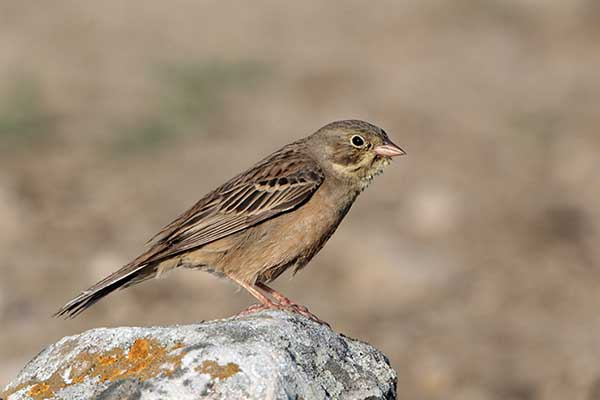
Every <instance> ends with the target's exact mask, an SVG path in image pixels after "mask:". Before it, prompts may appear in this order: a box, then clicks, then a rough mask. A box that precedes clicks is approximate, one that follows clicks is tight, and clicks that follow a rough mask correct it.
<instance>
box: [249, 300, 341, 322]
mask: <svg viewBox="0 0 600 400" xmlns="http://www.w3.org/2000/svg"><path fill="white" fill-rule="evenodd" d="M286 303H287V304H282V303H270V304H253V305H251V306H250V307H248V308H246V309H245V310H244V311H242V312H240V313H239V314H238V315H240V316H244V315H249V314H253V313H256V312H259V311H265V310H280V311H287V312H292V313H296V314H300V315H303V316H305V317H306V318H309V319H311V320H313V321H315V322H317V323H319V324H321V325H325V326H327V327H331V326H330V325H329V324H328V323H327V322H325V321H323V320H322V319H320V318H319V317H317V316H316V315H315V314H313V313H311V312H310V311H308V308H306V307H304V306H301V305H298V304H295V303H292V302H286Z"/></svg>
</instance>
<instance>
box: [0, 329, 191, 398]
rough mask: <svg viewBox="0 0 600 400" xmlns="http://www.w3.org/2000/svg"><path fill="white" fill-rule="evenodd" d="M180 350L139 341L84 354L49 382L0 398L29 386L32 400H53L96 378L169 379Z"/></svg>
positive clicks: (17, 388) (141, 339) (146, 340)
mask: <svg viewBox="0 0 600 400" xmlns="http://www.w3.org/2000/svg"><path fill="white" fill-rule="evenodd" d="M71 346H72V344H71ZM181 347H183V344H181V343H177V344H175V345H174V346H171V347H170V348H166V347H165V346H163V345H162V344H161V343H160V342H158V341H157V340H153V339H146V338H140V339H137V340H136V341H135V342H134V343H133V344H132V345H131V346H130V347H129V348H128V349H125V350H124V349H121V348H115V349H112V350H110V351H107V352H104V353H90V352H87V351H84V352H81V353H79V354H78V355H77V356H76V357H75V358H74V359H73V360H72V361H71V362H70V363H69V364H67V365H64V366H62V367H61V368H60V369H59V370H57V371H55V372H54V373H53V374H52V375H51V376H50V377H49V378H48V379H46V380H44V381H42V382H40V381H37V380H32V381H28V382H24V383H22V384H20V385H18V386H16V387H15V388H13V389H11V390H10V391H8V392H6V393H2V394H0V398H7V397H8V396H9V395H11V394H13V393H15V392H17V391H19V390H21V389H23V388H26V387H29V386H32V385H33V386H32V387H31V389H29V391H28V392H27V394H28V395H29V396H31V397H32V398H33V399H34V400H44V399H48V398H51V397H53V396H54V393H55V392H56V391H58V390H60V389H63V388H65V387H67V386H70V385H75V384H78V383H82V382H84V381H85V380H86V379H95V378H97V379H98V380H99V381H100V382H107V381H108V382H114V381H117V380H121V379H127V378H132V377H133V378H137V379H139V380H140V381H144V380H146V379H150V378H153V377H155V376H158V375H161V374H165V375H170V374H172V373H173V372H174V371H175V370H176V369H177V368H179V366H180V365H181V359H182V358H183V356H184V355H185V353H184V352H183V351H177V350H178V349H180V348H181ZM61 351H62V350H61ZM69 369H70V373H69V374H66V375H68V376H66V377H65V372H66V371H67V370H69ZM65 379H66V381H65ZM67 382H68V383H67Z"/></svg>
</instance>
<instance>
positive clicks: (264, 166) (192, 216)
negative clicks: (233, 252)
mask: <svg viewBox="0 0 600 400" xmlns="http://www.w3.org/2000/svg"><path fill="white" fill-rule="evenodd" d="M323 179H324V174H323V171H322V170H321V169H320V168H319V166H318V165H317V163H316V162H315V161H313V160H312V159H311V158H309V157H308V156H306V155H305V154H303V153H299V152H297V151H296V150H294V149H286V148H284V149H282V150H280V151H279V152H277V153H274V154H272V155H271V156H269V157H268V158H266V159H265V160H263V161H261V162H259V163H258V164H256V165H255V166H254V167H253V168H251V169H250V170H248V171H247V172H244V173H242V174H240V175H238V176H236V177H234V178H233V179H231V180H230V181H228V182H227V183H225V184H224V185H223V186H221V187H219V188H218V189H216V190H215V191H213V192H211V193H209V194H208V195H207V196H205V197H204V198H203V199H201V200H200V201H199V202H198V203H196V205H194V206H193V207H192V208H191V209H189V210H188V211H187V212H185V213H184V214H182V215H181V216H180V217H179V218H177V219H176V220H175V221H173V222H172V223H171V224H169V225H167V226H166V227H165V228H164V229H163V230H162V231H161V232H160V233H159V234H158V235H157V236H156V237H154V238H153V239H152V240H151V242H152V243H153V245H152V247H151V248H150V249H149V250H148V251H147V252H146V253H145V254H143V255H142V256H141V257H140V259H138V260H136V261H138V262H139V263H150V262H153V261H159V260H164V259H167V258H169V257H170V256H173V255H175V254H179V253H182V252H186V251H189V250H192V249H194V248H198V247H200V246H203V245H205V244H208V243H211V242H214V241H216V240H219V239H221V238H224V237H226V236H229V235H231V234H233V233H236V232H239V231H242V230H244V229H247V228H249V227H251V226H254V225H256V224H259V223H261V222H263V221H265V220H267V219H269V218H272V217H274V216H276V215H278V214H281V213H285V212H288V211H291V210H293V209H295V208H297V207H299V206H301V205H302V204H304V203H305V202H306V201H308V199H310V197H311V196H312V195H313V193H314V192H315V191H316V190H317V188H318V187H319V186H320V185H321V183H322V182H323Z"/></svg>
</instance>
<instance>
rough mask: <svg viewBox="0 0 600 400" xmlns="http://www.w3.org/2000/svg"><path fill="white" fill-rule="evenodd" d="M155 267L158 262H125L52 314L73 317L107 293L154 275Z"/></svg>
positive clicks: (155, 272)
mask: <svg viewBox="0 0 600 400" xmlns="http://www.w3.org/2000/svg"><path fill="white" fill-rule="evenodd" d="M157 267H158V263H156V262H154V263H145V264H139V263H136V262H135V261H134V262H132V263H130V264H127V265H125V266H124V267H123V268H121V269H119V270H118V271H116V272H114V273H112V274H110V275H109V276H107V277H106V278H104V279H102V280H101V281H100V282H98V283H96V284H95V285H93V286H92V287H90V288H89V289H87V290H84V291H83V292H81V293H80V294H79V296H77V297H75V298H74V299H72V300H70V301H69V302H68V303H66V304H65V305H64V306H62V307H61V308H60V309H59V310H58V311H57V312H56V313H54V315H53V316H54V317H65V318H74V317H76V316H77V315H78V314H79V313H81V312H82V311H84V310H86V309H87V308H89V307H91V306H92V305H93V304H94V303H96V302H97V301H98V300H100V299H101V298H103V297H104V296H106V295H107V294H109V293H112V292H113V291H115V290H117V289H124V288H126V287H129V286H132V285H135V284H137V283H140V282H142V281H145V280H146V279H150V278H152V277H154V276H155V275H156V274H157Z"/></svg>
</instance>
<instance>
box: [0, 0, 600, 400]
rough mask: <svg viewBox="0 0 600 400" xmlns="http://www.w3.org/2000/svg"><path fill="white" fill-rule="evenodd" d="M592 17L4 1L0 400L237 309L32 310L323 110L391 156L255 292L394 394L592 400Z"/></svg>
mask: <svg viewBox="0 0 600 400" xmlns="http://www.w3.org/2000/svg"><path fill="white" fill-rule="evenodd" d="M599 43H600V2H598V1H597V0H573V1H569V2H567V1H558V0H556V1H551V0H480V1H474V0H454V1H451V2H450V1H444V0H406V1H402V2H398V1H381V2H377V3H372V2H369V3H367V2H362V1H347V2H344V3H343V4H342V3H334V2H328V3H323V2H318V1H302V2H278V1H259V2H252V4H251V5H249V3H246V2H237V3H229V2H227V3H226V2H220V1H190V0H175V1H169V2H161V1H141V0H130V1H127V2H123V1H117V0H108V1H102V2H100V1H96V2H92V1H75V0H72V1H67V0H61V1H55V2H52V5H51V6H50V5H49V4H44V5H42V4H41V3H39V2H36V1H29V0H26V1H5V2H1V3H0V254H1V255H2V260H1V263H0V273H1V279H0V326H1V329H0V385H1V386H4V385H5V384H7V383H8V382H9V380H11V379H12V378H13V377H14V376H15V375H16V373H17V372H18V370H19V369H20V368H21V367H22V366H23V365H24V363H25V362H26V361H28V360H29V359H30V358H32V357H33V356H34V355H35V354H36V353H37V352H38V351H40V350H41V349H42V348H43V347H44V346H46V345H48V344H51V343H53V342H55V341H56V340H58V339H60V338H61V337H63V336H65V335H70V334H75V333H78V332H81V331H82V330H86V329H90V328H94V327H100V326H121V325H164V324H175V323H181V324H185V323H194V322H198V321H201V320H208V319H214V318H223V317H227V316H230V315H232V314H235V313H237V312H239V311H240V310H241V309H243V308H245V307H247V306H248V305H249V304H251V303H252V298H250V296H248V295H247V294H246V293H244V292H236V289H235V287H234V286H233V285H232V284H230V283H228V282H226V281H224V280H218V279H216V278H214V277H213V276H211V275H208V274H204V273H199V272H189V271H179V272H177V273H173V274H171V275H169V276H168V277H167V278H166V279H162V280H157V281H151V282H148V283H145V284H143V285H141V286H137V287H135V288H132V289H128V290H125V291H121V292H117V293H115V294H113V295H111V296H109V297H108V298H106V299H105V300H104V301H102V302H101V303H99V304H98V305H97V306H95V307H93V308H92V309H90V310H89V311H88V312H86V313H84V314H83V315H82V316H80V317H79V318H77V319H75V320H71V321H63V320H59V319H52V318H50V315H51V314H52V313H53V312H54V311H55V310H56V309H57V308H58V307H59V306H61V305H62V304H63V303H64V302H65V301H66V300H67V299H69V298H71V297H72V296H74V295H75V294H77V293H78V292H79V291H80V290H82V289H84V288H87V287H88V286H90V285H91V284H92V283H94V282H96V281H97V280H99V279H100V278H102V277H104V276H105V275H107V274H109V273H110V272H112V271H113V270H115V269H117V268H118V267H119V266H121V265H122V264H124V263H126V262H128V261H129V260H130V259H132V258H133V257H135V256H136V255H138V254H139V253H140V252H141V251H142V249H143V248H144V247H143V246H144V243H145V241H146V240H147V239H149V238H150V237H151V236H152V235H153V234H154V233H156V232H157V231H158V230H159V229H160V228H161V227H162V226H163V225H165V224H167V223H168V222H170V221H171V220H172V219H173V218H174V217H176V216H177V215H178V214H179V213H180V212H182V211H184V210H185V209H187V208H188V207H189V206H191V205H192V204H193V203H194V202H195V201H196V200H197V199H198V198H199V197H200V196H202V195H203V194H205V193H206V192H208V191H209V190H211V189H213V188H214V187H216V186H217V185H219V184H221V183H222V182H224V181H225V180H226V179H228V178H230V177H231V176H233V175H234V174H236V173H237V172H239V171H241V170H243V169H245V168H246V167H248V166H249V165H251V164H252V163H253V162H255V161H257V160H259V159H260V158H262V157H263V156H265V155H267V154H268V153H270V152H271V151H274V150H276V149H277V148H279V147H280V146H282V145H284V144H286V143H288V142H290V141H291V140H293V139H296V138H299V137H302V136H305V135H308V134H310V133H312V132H314V131H315V130H316V129H318V128H319V127H320V126H322V125H324V124H326V123H328V122H330V121H333V120H337V119H346V118H361V119H365V120H368V121H371V122H373V123H376V124H377V125H380V126H382V127H383V128H384V129H386V130H387V131H388V133H389V134H390V137H391V138H392V139H393V140H394V141H395V142H396V143H398V144H399V145H401V146H402V147H403V148H405V149H406V150H407V152H408V156H406V157H402V158H400V159H398V160H397V161H395V162H394V163H393V164H392V165H391V166H390V167H389V168H388V169H387V171H386V173H385V174H384V175H383V176H381V177H379V178H378V179H377V180H376V181H375V183H374V184H373V185H372V186H371V187H370V188H369V190H367V191H366V192H365V193H364V194H363V195H362V196H361V197H360V198H359V200H358V201H357V203H356V205H355V206H354V208H353V210H352V211H351V212H350V214H349V216H348V218H347V219H346V220H345V221H344V222H343V223H342V225H341V227H340V228H339V230H338V232H337V233H336V235H334V237H333V239H332V240H331V241H330V242H329V243H328V245H327V246H326V247H325V249H324V250H323V251H322V252H321V253H320V254H319V255H318V256H317V257H316V258H315V259H314V261H313V262H312V263H311V265H310V266H309V267H308V268H306V269H305V270H303V271H302V272H301V273H300V274H299V275H297V276H296V277H295V278H294V279H293V280H292V279H289V274H287V275H285V276H283V277H281V278H279V280H278V281H277V282H276V283H275V284H274V287H276V288H277V289H279V290H281V291H283V292H284V293H286V294H288V295H289V296H290V297H291V298H292V299H294V300H296V301H298V302H299V303H302V304H305V305H307V306H308V307H309V308H310V309H311V310H312V311H313V312H315V313H316V314H317V315H319V316H320V317H322V318H323V319H325V320H327V321H329V322H330V323H331V324H332V326H333V327H334V328H335V329H337V330H339V331H341V332H344V333H346V334H348V335H349V336H352V337H355V338H360V339H362V340H365V341H368V342H369V343H371V344H373V345H375V346H376V347H378V348H379V349H381V350H382V351H383V352H385V353H386V354H387V355H388V356H389V358H390V361H391V363H392V365H393V367H394V368H395V369H396V370H397V372H398V374H399V382H398V392H399V393H400V397H401V398H405V399H440V398H444V399H461V400H463V399H466V400H469V399H503V400H505V399H509V400H510V399H514V400H533V399H600V290H599V289H600V263H599V261H600V249H599V247H598V244H599V239H600V237H599V236H600V234H599V232H598V229H599V226H600V207H598V202H599V198H600V178H599V170H600V132H599V126H600V47H599Z"/></svg>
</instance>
